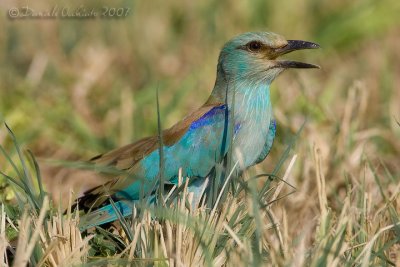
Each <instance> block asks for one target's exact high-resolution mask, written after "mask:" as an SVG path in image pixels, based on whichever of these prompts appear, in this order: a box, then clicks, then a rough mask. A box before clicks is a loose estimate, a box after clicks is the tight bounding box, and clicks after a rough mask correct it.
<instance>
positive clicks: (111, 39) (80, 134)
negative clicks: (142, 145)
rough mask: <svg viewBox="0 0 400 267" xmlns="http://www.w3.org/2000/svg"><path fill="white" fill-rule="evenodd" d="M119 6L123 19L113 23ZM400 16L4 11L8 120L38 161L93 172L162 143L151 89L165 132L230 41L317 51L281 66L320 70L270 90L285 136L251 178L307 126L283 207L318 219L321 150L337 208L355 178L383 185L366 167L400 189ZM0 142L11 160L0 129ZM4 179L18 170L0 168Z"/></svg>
mask: <svg viewBox="0 0 400 267" xmlns="http://www.w3.org/2000/svg"><path fill="white" fill-rule="evenodd" d="M24 7H28V8H29V10H31V11H32V12H33V13H34V14H37V13H39V12H43V13H45V12H51V11H52V10H53V9H56V10H58V12H61V10H62V9H63V8H66V9H68V10H69V11H70V12H74V10H76V9H79V8H80V10H81V11H82V12H85V10H86V11H88V12H89V11H90V10H92V9H93V10H95V12H97V13H98V16H96V17H95V18H80V19H78V18H62V17H60V16H58V17H55V18H40V17H39V18H32V17H27V18H21V17H18V18H14V19H12V18H10V10H11V9H13V8H18V10H19V12H20V13H19V14H22V12H24V11H23V10H22V9H23V8H24ZM112 8H115V9H116V11H117V10H118V9H120V8H122V9H123V10H124V13H123V15H122V16H117V15H114V16H112V14H113V13H112V12H113V11H112ZM116 11H115V12H116ZM103 12H106V15H109V16H106V17H101V14H102V13H103ZM107 12H108V13H107ZM399 14H400V1H398V0H381V1H372V0H358V1H345V0H338V1H327V0H322V1H320V0H308V1H295V2H294V1H286V0H282V1H264V0H262V1H261V0H257V1H233V0H224V1H211V0H204V1H163V0H155V1H118V0H117V1H113V2H112V3H111V2H110V1H85V2H84V3H82V1H63V2H51V1H43V0H38V1H10V0H2V1H1V2H0V25H2V26H1V28H2V30H1V31H0V116H1V117H0V118H1V120H2V121H6V122H7V123H8V125H9V126H10V127H11V128H12V130H13V131H14V133H15V134H16V136H17V138H18V140H19V142H20V143H21V144H22V146H23V147H24V148H26V149H30V150H32V152H33V153H34V155H35V156H37V157H38V158H40V159H41V160H42V161H43V159H68V160H78V159H80V160H82V159H83V160H86V159H89V158H91V157H93V156H95V155H97V154H99V153H103V152H105V151H107V150H110V149H112V148H116V147H118V146H121V145H124V144H127V143H130V142H133V141H135V140H138V139H139V138H141V137H145V136H147V135H152V134H156V132H157V112H156V88H158V89H159V92H160V106H161V119H162V125H163V128H166V127H169V126H171V125H173V124H174V123H175V122H177V121H178V120H180V119H181V118H183V116H185V115H186V114H188V113H189V112H190V111H192V110H194V109H196V108H197V107H199V106H200V105H202V104H203V102H204V101H205V100H206V99H207V97H208V95H209V93H210V92H211V89H212V87H213V85H214V80H215V72H216V63H217V57H218V54H219V50H220V48H221V47H222V46H223V44H224V43H225V42H226V41H227V40H228V39H230V38H231V37H233V36H235V35H237V34H239V33H242V32H246V31H273V32H276V33H279V34H281V35H283V36H285V37H286V38H288V39H302V40H309V41H313V42H317V43H319V44H320V45H321V47H322V49H319V50H313V51H300V52H296V53H293V54H290V55H287V56H286V58H290V59H297V60H304V61H306V62H310V63H315V64H318V65H320V66H321V67H322V69H321V70H312V71H309V70H289V71H287V72H286V73H284V74H282V75H281V76H280V77H279V78H278V79H277V80H276V81H275V82H274V83H273V86H272V89H271V90H272V92H271V94H272V100H273V108H274V115H275V117H276V119H277V125H278V130H277V137H276V139H275V144H274V147H273V149H272V151H271V153H270V155H269V157H268V158H267V159H266V160H265V161H264V162H262V163H261V164H259V165H258V166H256V167H255V168H254V169H253V171H254V172H258V173H261V172H267V173H268V172H271V171H272V170H273V169H274V166H276V164H277V163H278V161H279V158H280V157H281V156H282V153H283V151H284V150H285V148H286V147H287V145H288V144H289V143H290V141H291V140H292V138H294V136H295V134H296V132H297V131H298V130H299V129H300V127H301V125H302V124H303V122H304V121H305V120H306V124H305V127H304V130H303V131H302V133H301V135H300V137H299V139H298V140H297V142H296V146H295V148H294V150H293V151H292V154H297V155H298V158H297V162H296V164H295V167H294V170H293V172H292V175H291V177H290V178H289V182H290V183H291V184H292V185H294V186H295V187H296V188H297V192H296V194H294V195H292V196H290V197H288V198H286V199H285V200H284V201H283V205H285V206H286V209H287V210H288V214H290V211H291V210H292V211H298V212H297V213H296V212H293V214H296V217H297V218H300V217H298V216H299V212H301V213H303V214H300V216H304V217H303V218H312V216H313V212H315V210H316V207H317V205H318V203H316V202H314V201H309V202H307V201H305V200H306V199H316V196H317V195H316V189H315V188H316V179H315V169H314V157H313V151H314V148H318V151H319V152H318V153H320V155H321V158H322V160H323V162H322V170H323V172H324V174H325V177H326V180H327V190H328V197H329V199H330V201H331V202H330V206H332V208H335V203H337V202H338V201H339V200H340V198H341V197H342V196H343V194H344V190H343V187H344V186H345V181H346V179H347V180H349V179H350V180H353V181H354V182H355V183H356V184H357V183H361V181H364V182H365V184H366V186H368V185H369V183H368V182H369V181H373V180H374V175H373V173H371V171H366V168H365V166H366V165H367V164H371V166H373V169H374V170H376V173H378V174H379V173H390V174H391V175H392V176H393V177H397V179H398V178H399V174H400V159H399V155H400V126H399V121H400V104H399V103H400V88H399V86H400V75H399V73H400V49H399V48H400V47H399V44H400V28H399V26H400V18H399ZM11 15H12V14H11ZM0 144H1V145H2V146H4V147H5V149H6V150H7V151H9V152H10V153H14V152H13V147H12V142H11V140H10V138H9V135H8V134H7V131H6V129H5V127H4V126H1V128H0ZM13 155H15V154H13ZM288 163H289V162H286V163H285V164H286V165H287V164H288ZM0 170H2V171H3V172H6V173H7V172H8V171H11V166H10V164H9V163H7V162H6V160H4V158H2V157H0ZM43 175H44V177H45V179H46V184H47V185H48V188H49V190H50V191H51V190H57V188H59V186H58V185H59V184H60V181H59V180H58V178H57V173H51V172H46V171H44V174H43ZM385 177H387V176H385ZM78 182H79V183H82V181H78ZM386 182H387V183H389V181H382V183H386ZM2 183H3V182H2ZM73 183H75V182H73ZM372 184H373V183H371V186H372ZM4 185H6V184H4ZM2 188H6V186H5V187H2ZM2 190H3V191H4V189H2ZM387 190H392V189H391V188H390V187H388V188H387ZM3 195H4V192H3ZM371 197H372V199H374V197H375V196H373V195H372V196H371ZM377 197H379V196H377ZM300 207H301V208H302V209H301V211H299V210H300V209H299V208H300ZM292 221H293V222H295V221H296V220H291V222H292ZM293 226H294V227H293V229H292V230H293V231H295V230H296V223H294V225H293Z"/></svg>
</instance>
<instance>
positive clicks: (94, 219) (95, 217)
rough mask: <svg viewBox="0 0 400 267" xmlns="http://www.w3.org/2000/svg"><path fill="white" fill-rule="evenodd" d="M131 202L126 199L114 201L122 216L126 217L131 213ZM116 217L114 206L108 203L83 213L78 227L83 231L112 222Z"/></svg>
mask: <svg viewBox="0 0 400 267" xmlns="http://www.w3.org/2000/svg"><path fill="white" fill-rule="evenodd" d="M133 204H134V203H132V202H128V201H118V202H115V207H116V208H117V209H118V210H119V212H120V213H121V214H122V216H123V217H127V216H130V215H132V208H133ZM117 219H118V215H117V213H116V210H115V208H114V207H113V206H112V205H111V204H109V205H107V206H104V207H101V208H99V209H97V210H95V211H92V212H90V213H88V214H85V215H83V216H82V217H81V218H80V221H79V229H80V230H81V231H84V230H87V229H89V228H91V227H95V226H99V225H102V224H105V223H109V222H113V221H115V220H117Z"/></svg>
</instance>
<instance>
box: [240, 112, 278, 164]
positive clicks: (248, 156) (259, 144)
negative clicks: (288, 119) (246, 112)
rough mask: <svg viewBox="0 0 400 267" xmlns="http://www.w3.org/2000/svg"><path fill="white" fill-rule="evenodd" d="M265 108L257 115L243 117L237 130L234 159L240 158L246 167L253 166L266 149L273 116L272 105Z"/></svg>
mask: <svg viewBox="0 0 400 267" xmlns="http://www.w3.org/2000/svg"><path fill="white" fill-rule="evenodd" d="M265 108H266V109H264V110H261V111H258V113H257V117H256V116H253V117H251V118H247V119H246V120H243V119H242V120H241V122H240V127H239V128H238V130H237V131H236V134H235V137H234V138H235V139H234V146H233V148H234V149H233V152H234V153H233V154H234V159H235V161H236V160H239V165H241V166H242V167H244V168H247V167H249V166H252V165H253V164H254V163H255V162H256V161H257V159H258V157H259V156H260V154H261V152H262V151H263V149H264V146H265V143H266V140H267V136H268V131H269V125H270V121H271V118H272V114H271V109H270V107H265Z"/></svg>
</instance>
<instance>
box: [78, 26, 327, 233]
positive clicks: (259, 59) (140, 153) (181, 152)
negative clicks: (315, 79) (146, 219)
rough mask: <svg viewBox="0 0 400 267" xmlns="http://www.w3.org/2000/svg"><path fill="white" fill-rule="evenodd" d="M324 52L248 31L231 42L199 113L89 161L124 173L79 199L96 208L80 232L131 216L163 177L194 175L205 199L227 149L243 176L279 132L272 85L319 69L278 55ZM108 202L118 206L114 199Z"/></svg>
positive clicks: (192, 185)
mask: <svg viewBox="0 0 400 267" xmlns="http://www.w3.org/2000/svg"><path fill="white" fill-rule="evenodd" d="M318 47H319V45H318V44H315V43H312V42H306V41H298V40H286V39H285V38H284V37H282V36H280V35H278V34H275V33H272V32H247V33H244V34H241V35H238V36H236V37H234V38H233V39H231V40H230V41H228V42H227V43H226V44H225V45H224V46H223V48H222V50H221V52H220V55H219V58H218V64H217V77H216V81H215V85H214V88H213V90H212V92H211V95H210V97H209V98H208V99H207V101H206V102H205V103H204V104H203V105H202V106H201V107H200V108H198V109H197V110H195V111H194V112H192V113H191V114H189V115H187V116H186V117H185V118H183V119H182V120H181V121H179V122H178V123H176V124H175V125H174V126H172V127H171V128H169V129H166V130H163V131H162V133H161V138H160V135H155V136H151V137H146V138H143V139H141V140H139V141H137V142H135V143H133V144H129V145H126V146H123V147H121V148H118V149H115V150H113V151H110V152H108V153H105V154H102V155H99V156H97V157H94V158H93V159H92V160H91V164H93V165H94V166H95V168H98V169H99V172H100V174H98V175H102V174H101V169H102V167H111V168H113V169H115V170H118V171H121V173H105V174H104V175H102V176H103V177H104V178H103V179H106V180H105V183H104V184H103V185H101V186H98V187H96V188H93V189H91V190H89V191H87V192H86V193H85V195H84V196H83V197H82V198H81V199H80V201H79V205H80V207H81V206H87V207H90V208H91V211H90V212H89V213H88V214H86V215H84V216H83V217H82V218H81V223H80V227H81V229H87V228H89V227H92V226H96V225H101V224H104V223H107V222H112V221H115V220H117V218H118V216H117V214H116V211H115V209H118V210H119V211H120V213H121V214H122V215H123V216H129V215H130V214H131V213H132V206H133V203H135V202H137V201H139V200H140V198H141V196H143V195H146V194H148V195H154V196H155V195H156V192H157V188H158V187H159V181H160V178H159V177H160V175H162V177H163V181H164V182H165V184H166V185H176V184H177V183H178V176H179V170H180V169H181V175H182V177H188V178H189V188H188V190H189V191H191V192H193V193H194V198H193V199H194V200H193V201H199V200H200V199H201V198H202V197H203V195H204V194H207V192H209V191H210V189H212V187H213V186H214V184H213V183H212V180H213V179H214V178H215V177H214V176H215V166H216V164H217V163H218V162H221V161H222V160H224V159H225V158H226V157H227V153H228V151H232V153H231V162H238V164H237V165H236V166H238V167H237V168H238V169H239V171H244V170H246V169H247V168H249V167H251V166H253V165H255V164H257V163H259V162H261V161H263V160H264V159H265V158H266V156H267V155H268V153H269V151H270V149H271V147H272V143H273V141H274V137H275V132H276V122H275V120H274V118H273V114H272V104H271V98H270V84H271V82H272V81H273V80H274V79H275V78H276V77H277V76H278V75H279V74H280V73H282V72H283V71H284V70H286V69H289V68H302V69H308V68H319V67H318V66H317V65H313V64H309V63H303V62H297V61H290V60H278V59H277V58H278V57H279V56H282V55H284V54H286V53H289V52H292V51H295V50H301V49H314V48H318ZM160 140H162V147H161V148H162V149H161V148H160V144H161V142H160ZM160 153H161V154H162V155H161V156H162V158H163V161H162V162H163V164H162V165H163V168H161V170H162V171H163V173H160V158H161V157H160ZM214 189H215V188H214ZM217 190H219V189H217ZM109 197H111V198H112V199H113V200H114V203H115V204H114V206H112V205H111V204H110V203H109V202H108V199H109ZM154 198H155V197H154Z"/></svg>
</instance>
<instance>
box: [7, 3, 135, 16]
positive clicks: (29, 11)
mask: <svg viewBox="0 0 400 267" xmlns="http://www.w3.org/2000/svg"><path fill="white" fill-rule="evenodd" d="M130 11H131V9H130V8H128V7H118V8H116V7H107V6H103V7H101V8H87V7H84V6H79V7H75V8H71V7H59V6H54V7H53V8H51V9H49V10H40V11H38V10H35V9H33V8H31V7H29V6H23V7H19V8H17V7H13V8H10V9H9V10H8V17H9V18H10V19H56V18H61V19H94V18H124V17H127V16H128V15H129V14H130Z"/></svg>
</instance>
